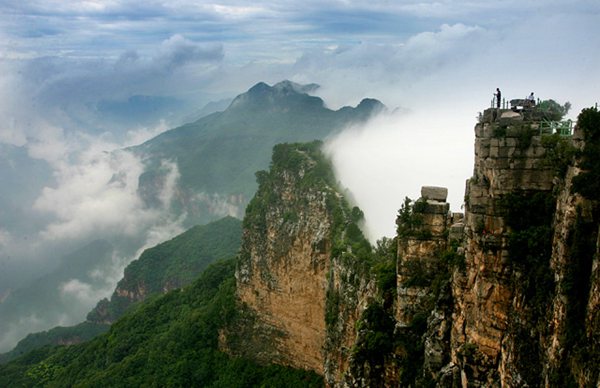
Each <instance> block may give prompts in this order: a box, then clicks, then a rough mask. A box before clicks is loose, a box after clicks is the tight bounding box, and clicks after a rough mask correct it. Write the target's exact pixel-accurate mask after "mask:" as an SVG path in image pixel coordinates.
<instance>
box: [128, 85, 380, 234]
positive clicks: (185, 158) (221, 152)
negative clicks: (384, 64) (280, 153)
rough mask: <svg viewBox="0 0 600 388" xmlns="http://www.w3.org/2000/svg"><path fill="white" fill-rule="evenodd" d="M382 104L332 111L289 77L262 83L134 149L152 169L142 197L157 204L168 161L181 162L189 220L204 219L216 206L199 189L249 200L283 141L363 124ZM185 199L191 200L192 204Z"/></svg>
mask: <svg viewBox="0 0 600 388" xmlns="http://www.w3.org/2000/svg"><path fill="white" fill-rule="evenodd" d="M382 107H383V105H382V104H381V103H379V102H377V101H375V102H373V101H367V102H365V103H361V104H360V105H359V106H357V107H356V108H349V107H345V108H342V109H340V110H337V111H333V110H330V109H327V108H326V107H325V105H324V103H323V100H321V99H320V98H318V97H313V96H309V95H307V94H305V93H303V92H301V91H300V90H299V89H298V88H297V87H294V86H293V85H291V83H289V82H282V83H279V84H277V85H274V86H272V87H271V86H268V85H266V84H264V83H260V84H257V85H256V86H254V87H253V88H251V89H250V90H248V91H247V92H246V93H244V94H241V95H239V96H238V97H236V98H235V100H234V101H233V102H232V104H231V105H230V106H229V107H228V108H227V109H226V110H225V111H224V112H217V113H213V114H211V115H209V116H206V117H203V118H201V119H199V120H198V121H196V122H194V123H190V124H186V125H183V126H181V127H178V128H175V129H172V130H170V131H167V132H165V133H163V134H161V135H160V136H158V137H156V138H154V139H152V140H150V141H148V142H146V143H144V144H142V145H140V146H137V147H134V148H133V151H134V152H136V153H138V154H141V155H144V156H145V157H146V160H147V163H148V167H149V168H148V170H147V171H146V172H145V173H144V174H143V175H142V176H141V177H140V187H141V193H142V195H143V197H144V198H145V199H146V201H147V202H148V203H159V202H160V196H159V192H158V191H157V188H160V187H161V185H160V184H157V183H159V182H161V180H162V179H164V175H165V171H163V170H164V169H163V168H161V161H162V160H171V161H175V162H176V163H177V166H178V170H179V172H180V174H181V178H180V189H181V193H182V198H183V201H181V203H180V204H179V207H182V208H185V209H186V210H187V212H188V214H189V215H190V218H189V222H190V224H192V225H193V224H195V223H197V222H199V221H200V220H202V221H205V219H206V217H207V216H213V215H212V214H211V209H210V207H209V206H208V205H207V204H206V203H204V202H202V201H197V200H195V199H194V198H195V196H196V194H197V193H206V194H208V195H217V194H218V196H217V197H215V198H216V199H217V200H220V199H223V198H227V197H228V196H236V197H237V198H238V199H241V202H240V205H244V203H246V201H247V200H248V199H249V198H252V196H253V195H254V193H255V191H256V189H257V186H256V182H255V179H254V173H255V172H256V171H259V170H263V169H265V168H267V167H268V165H269V160H270V156H271V149H272V148H273V146H275V145H276V144H279V143H285V142H309V141H313V140H314V139H324V138H325V137H326V136H327V135H330V134H332V133H334V132H335V131H338V130H341V129H343V128H344V127H346V126H347V125H348V124H350V123H353V122H360V121H364V120H366V119H367V118H369V117H370V116H371V115H372V114H373V113H374V112H377V111H378V110H380V109H382ZM186 200H187V201H186Z"/></svg>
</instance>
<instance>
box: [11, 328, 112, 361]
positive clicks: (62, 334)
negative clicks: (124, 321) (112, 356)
mask: <svg viewBox="0 0 600 388" xmlns="http://www.w3.org/2000/svg"><path fill="white" fill-rule="evenodd" d="M109 327H110V326H109V325H104V324H99V323H93V322H83V323H80V324H78V325H75V326H69V327H61V326H58V327H55V328H53V329H50V330H48V331H43V332H40V333H33V334H29V335H28V336H27V337H25V338H23V339H22V340H21V341H19V343H18V344H17V346H15V348H14V349H13V350H11V351H10V352H7V353H4V354H2V355H0V363H5V362H8V361H10V360H13V359H15V358H17V357H19V356H22V355H24V354H26V353H29V352H30V351H32V350H34V349H38V348H41V347H44V346H46V345H57V344H63V345H67V344H75V343H80V342H85V341H88V340H90V339H92V338H94V337H96V336H98V335H99V334H102V333H105V332H106V331H108V328H109Z"/></svg>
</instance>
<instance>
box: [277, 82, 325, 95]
mask: <svg viewBox="0 0 600 388" xmlns="http://www.w3.org/2000/svg"><path fill="white" fill-rule="evenodd" d="M318 88H320V86H319V85H318V84H314V83H311V84H306V85H302V84H298V83H295V82H292V81H289V80H284V81H281V82H278V83H276V84H275V85H273V89H275V90H277V91H294V92H296V93H305V94H308V93H312V92H314V91H315V90H317V89H318Z"/></svg>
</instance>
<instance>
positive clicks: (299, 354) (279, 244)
mask: <svg viewBox="0 0 600 388" xmlns="http://www.w3.org/2000/svg"><path fill="white" fill-rule="evenodd" d="M318 148H319V146H318V144H312V145H310V146H308V148H306V146H302V145H282V146H281V147H279V148H277V147H276V150H275V152H274V157H273V164H272V166H271V170H270V171H269V172H263V173H261V174H259V189H258V192H257V194H256V196H255V198H254V199H253V200H252V201H251V203H250V205H249V207H248V209H247V214H246V220H245V228H244V234H243V239H242V248H241V253H240V259H239V264H238V268H237V271H236V279H237V295H238V297H239V300H240V302H241V304H242V305H243V306H244V307H243V308H244V309H246V314H247V315H250V316H252V317H253V318H252V320H251V326H252V330H247V327H246V329H243V328H242V329H241V330H245V332H246V333H247V337H246V338H244V339H243V342H245V343H251V344H253V345H252V346H243V345H242V346H239V344H238V346H236V345H232V344H231V342H232V341H227V339H224V340H223V341H222V342H223V346H222V347H223V348H226V349H227V350H228V351H229V352H231V353H236V354H242V355H244V356H248V357H252V358H254V359H257V360H258V361H261V362H267V363H268V362H275V363H279V364H285V365H291V366H294V367H298V368H303V369H309V370H313V371H316V372H317V373H319V374H322V375H324V376H325V377H326V380H327V381H328V382H330V383H331V384H335V382H336V381H339V380H341V378H342V375H343V373H344V372H345V370H346V369H347V363H348V358H349V356H350V349H351V347H352V345H353V344H354V341H355V337H356V334H355V323H356V320H357V319H358V317H359V315H360V310H361V309H364V308H365V306H366V305H367V301H368V300H369V294H370V293H372V292H373V287H372V282H370V281H369V279H368V277H365V276H363V272H361V271H362V270H363V269H364V267H362V266H360V265H356V261H357V258H356V255H355V253H353V252H352V248H351V247H350V245H351V244H354V249H355V250H357V249H358V250H360V249H361V247H364V246H365V245H366V246H367V247H368V242H367V241H366V240H365V239H364V237H363V236H362V233H361V232H360V230H359V228H358V227H357V225H356V222H357V221H358V219H359V218H360V217H361V216H362V213H360V211H358V209H356V210H353V209H351V208H350V207H349V206H348V204H347V202H346V200H345V198H344V196H343V195H342V194H341V193H340V192H339V190H338V189H337V187H336V184H335V181H334V179H333V173H332V169H331V166H330V165H328V162H327V161H326V160H325V159H324V157H323V155H322V154H321V153H320V150H319V149H318ZM291 162H293V163H291ZM361 268H362V269H361ZM246 326H248V324H246ZM224 337H227V334H226V333H224ZM229 337H230V338H231V337H232V334H231V333H230V334H229ZM233 342H235V341H233ZM238 343H239V341H238Z"/></svg>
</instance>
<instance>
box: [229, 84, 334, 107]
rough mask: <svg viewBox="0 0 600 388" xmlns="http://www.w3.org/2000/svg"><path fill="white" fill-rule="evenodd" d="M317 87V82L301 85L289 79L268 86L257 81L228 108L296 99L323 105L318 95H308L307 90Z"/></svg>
mask: <svg viewBox="0 0 600 388" xmlns="http://www.w3.org/2000/svg"><path fill="white" fill-rule="evenodd" d="M318 88H319V85H317V84H307V85H301V84H298V83H295V82H292V81H289V80H284V81H281V82H278V83H276V84H275V85H273V86H269V85H268V84H267V83H265V82H259V83H257V84H256V85H254V86H252V87H251V88H250V89H248V91H247V92H246V93H242V94H240V95H239V96H237V97H236V98H234V100H233V101H232V102H231V105H230V106H229V108H230V109H231V108H233V109H237V108H242V107H245V106H247V105H248V104H250V105H253V104H257V103H258V104H261V105H264V104H265V103H267V104H284V105H285V104H286V101H288V103H292V101H293V103H297V102H298V100H310V101H311V102H312V103H313V104H317V105H319V106H323V105H324V103H323V100H322V99H320V98H319V97H315V96H309V95H308V93H309V92H313V91H315V90H317V89H318Z"/></svg>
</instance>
